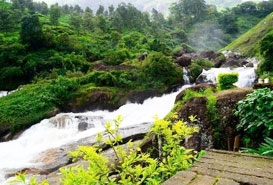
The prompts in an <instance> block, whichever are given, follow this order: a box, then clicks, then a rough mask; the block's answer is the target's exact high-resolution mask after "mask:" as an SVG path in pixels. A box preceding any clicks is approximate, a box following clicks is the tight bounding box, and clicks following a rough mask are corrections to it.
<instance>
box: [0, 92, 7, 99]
mask: <svg viewBox="0 0 273 185" xmlns="http://www.w3.org/2000/svg"><path fill="white" fill-rule="evenodd" d="M7 95H8V91H0V98H1V97H3V96H7Z"/></svg>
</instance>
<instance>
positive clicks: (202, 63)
mask: <svg viewBox="0 0 273 185" xmlns="http://www.w3.org/2000/svg"><path fill="white" fill-rule="evenodd" d="M213 66H214V64H213V63H212V62H211V61H209V60H207V59H203V58H198V59H197V60H195V61H194V62H192V63H191V65H190V66H189V69H190V72H191V77H192V79H193V80H194V81H195V80H196V78H197V77H198V76H199V75H200V74H201V73H202V71H203V69H210V68H212V67H213Z"/></svg>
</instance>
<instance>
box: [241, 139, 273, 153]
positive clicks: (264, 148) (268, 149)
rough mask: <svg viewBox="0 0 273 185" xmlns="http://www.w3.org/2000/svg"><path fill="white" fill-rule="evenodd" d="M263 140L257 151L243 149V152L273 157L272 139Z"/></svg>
mask: <svg viewBox="0 0 273 185" xmlns="http://www.w3.org/2000/svg"><path fill="white" fill-rule="evenodd" d="M264 140H265V142H264V143H262V144H261V145H260V146H259V148H258V149H251V148H243V152H247V153H253V154H259V155H264V156H271V157H273V139H271V138H269V137H267V138H265V139H264Z"/></svg>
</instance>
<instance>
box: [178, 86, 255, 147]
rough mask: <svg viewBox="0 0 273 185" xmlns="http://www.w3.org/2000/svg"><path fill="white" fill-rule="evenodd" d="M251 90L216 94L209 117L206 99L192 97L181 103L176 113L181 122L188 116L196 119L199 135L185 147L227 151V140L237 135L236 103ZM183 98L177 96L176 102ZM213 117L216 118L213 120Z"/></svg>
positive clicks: (236, 90)
mask: <svg viewBox="0 0 273 185" xmlns="http://www.w3.org/2000/svg"><path fill="white" fill-rule="evenodd" d="M250 92H252V89H239V88H238V89H232V90H227V91H222V92H219V93H216V94H215V95H214V96H215V97H216V99H217V102H216V110H217V112H215V114H214V115H211V113H209V111H208V109H207V102H208V100H207V98H206V97H193V98H190V99H189V100H187V101H186V102H184V103H183V106H182V107H181V108H180V109H179V111H178V117H179V119H181V120H185V121H189V116H191V115H193V116H196V118H197V119H198V123H197V125H198V126H199V129H200V131H199V133H198V134H196V135H195V136H194V137H193V138H192V139H189V140H188V141H187V143H186V145H187V146H188V147H190V148H195V149H197V150H200V149H207V148H217V149H228V140H229V139H232V138H234V137H235V136H236V135H237V134H239V133H238V132H237V131H236V125H237V124H238V123H239V120H238V118H237V117H236V116H234V112H233V111H234V109H235V108H236V106H237V102H238V101H240V100H242V99H243V98H244V97H245V96H246V95H247V94H249V93H250ZM182 99H183V96H181V94H180V95H179V98H177V100H176V101H181V100H182ZM213 116H217V119H215V118H214V117H213Z"/></svg>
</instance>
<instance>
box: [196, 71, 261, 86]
mask: <svg viewBox="0 0 273 185" xmlns="http://www.w3.org/2000/svg"><path fill="white" fill-rule="evenodd" d="M231 72H237V73H238V74H239V78H238V81H237V82H236V83H235V84H234V85H235V86H237V87H251V86H252V85H253V84H254V82H255V80H256V78H257V75H256V73H255V69H254V68H251V67H238V68H234V69H230V68H211V69H209V70H207V71H206V70H203V72H202V74H201V75H200V76H202V78H203V81H204V82H206V83H214V84H215V83H216V82H217V80H216V79H217V77H218V75H219V74H220V73H231Z"/></svg>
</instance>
